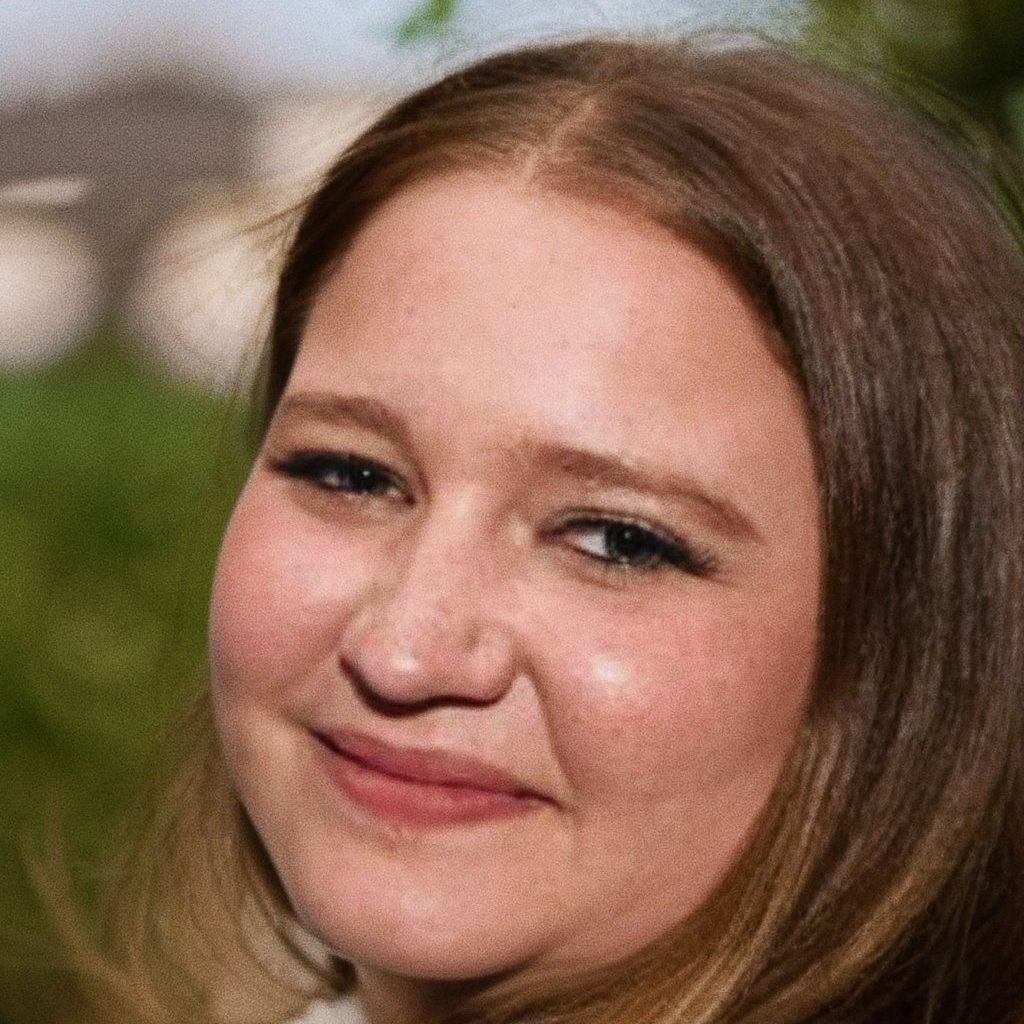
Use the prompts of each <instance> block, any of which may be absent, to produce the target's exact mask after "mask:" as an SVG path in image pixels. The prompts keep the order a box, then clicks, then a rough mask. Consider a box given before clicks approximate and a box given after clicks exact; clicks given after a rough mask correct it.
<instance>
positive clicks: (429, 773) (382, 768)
mask: <svg viewBox="0 0 1024 1024" xmlns="http://www.w3.org/2000/svg"><path fill="white" fill-rule="evenodd" d="M313 735H314V736H315V738H316V739H317V740H318V741H319V743H320V745H321V748H322V750H323V755H324V759H325V766H326V769H327V772H328V775H329V776H330V778H331V780H332V781H333V782H334V783H335V785H336V786H337V787H338V788H339V789H341V790H342V792H343V793H345V795H346V796H348V797H349V799H350V800H352V801H354V802H355V803H356V804H358V805H359V806H360V807H362V808H363V809H364V810H369V811H371V812H373V813H374V814H376V815H378V816H380V817H384V818H387V819H390V820H392V821H397V822H402V823H405V824H415V825H442V824H448V823H458V822H466V823H468V822H474V821H485V820H487V819H493V818H507V817H510V816H513V815H517V814H523V813H527V812H529V811H532V810H536V809H537V808H538V807H540V806H542V805H543V804H551V803H553V801H552V800H551V799H550V797H547V796H546V795H545V794H542V793H540V792H538V791H537V790H535V789H532V788H531V787H529V786H528V785H526V784H525V783H524V782H523V781H522V780H520V779H518V778H516V777H515V776H514V775H512V774H510V773H509V772H506V771H504V770H502V769H500V768H497V767H495V766H494V765H490V764H487V763H486V762H484V761H480V760H478V759H477V758H474V757H471V756H469V755H466V754H459V753H455V752H451V751H443V750H428V749H421V748H409V747H396V746H392V745H391V744H389V743H385V742H384V741H382V740H378V739H375V738H373V737H370V736H367V735H365V734H364V733H359V732H354V731H349V730H331V731H320V730H314V731H313Z"/></svg>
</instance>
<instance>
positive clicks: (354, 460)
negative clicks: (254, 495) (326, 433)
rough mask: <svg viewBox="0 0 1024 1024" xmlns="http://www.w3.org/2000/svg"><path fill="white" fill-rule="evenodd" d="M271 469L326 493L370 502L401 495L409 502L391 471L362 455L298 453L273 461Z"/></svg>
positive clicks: (316, 452) (315, 452)
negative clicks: (346, 495)
mask: <svg viewBox="0 0 1024 1024" xmlns="http://www.w3.org/2000/svg"><path fill="white" fill-rule="evenodd" d="M271 467H272V468H273V469H274V470H275V471H276V472H278V473H282V474H283V475H284V476H287V477H291V478H293V479H296V480H302V481H305V482H306V483H309V484H311V485H313V486H314V487H319V488H320V489H321V490H324V491H337V492H339V493H342V494H350V495H355V496H361V497H371V498H382V497H389V496H394V495H398V496H400V497H401V498H402V499H403V500H405V499H406V494H405V491H404V490H403V489H402V487H401V485H400V484H399V483H398V482H397V481H396V480H395V477H394V476H393V475H392V474H391V472H390V471H389V470H387V469H386V468H385V467H384V466H382V465H381V464H380V463H379V462H374V461H373V460H372V459H366V458H363V457H362V456H360V455H352V454H348V453H332V452H318V451H299V452H293V453H292V454H290V455H288V456H286V457H284V458H282V459H277V460H274V461H272V462H271Z"/></svg>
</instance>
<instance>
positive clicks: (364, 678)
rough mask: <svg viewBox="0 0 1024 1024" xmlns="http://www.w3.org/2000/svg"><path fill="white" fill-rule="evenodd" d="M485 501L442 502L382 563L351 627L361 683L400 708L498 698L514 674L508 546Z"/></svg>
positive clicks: (351, 656)
mask: <svg viewBox="0 0 1024 1024" xmlns="http://www.w3.org/2000/svg"><path fill="white" fill-rule="evenodd" d="M492 518H493V517H490V516H488V515H487V514H486V510H485V509H484V508H483V506H482V505H481V503H480V502H477V501H474V500H472V499H471V498H470V497H468V496H464V497H463V498H462V499H457V498H453V499H452V500H450V501H449V502H447V503H446V504H443V505H442V504H438V505H436V506H435V507H434V508H433V509H431V510H430V511H429V512H426V513H424V514H423V516H422V517H419V518H418V519H417V520H416V521H413V522H410V524H409V526H408V527H407V529H406V530H405V532H404V533H403V535H402V537H401V538H400V540H399V542H398V543H397V544H396V546H395V549H394V551H393V554H392V557H387V555H385V556H384V557H382V559H381V568H380V575H379V578H378V579H377V580H376V586H375V587H374V588H373V593H372V595H370V596H369V597H368V599H367V601H366V602H365V604H364V606H363V607H362V608H361V609H360V610H359V612H358V613H357V614H356V615H354V616H353V621H352V622H351V623H350V628H349V630H348V636H347V640H346V645H345V653H344V656H345V658H346V659H347V660H348V661H349V665H350V668H351V669H353V670H354V671H355V672H357V673H358V676H359V678H360V682H361V684H362V685H363V686H364V687H366V688H367V689H369V690H372V691H374V693H376V695H377V696H378V697H381V698H383V699H385V700H387V701H393V702H400V703H401V702H409V703H415V702H422V701H425V700H430V699H443V698H444V697H450V698H461V699H468V700H481V701H487V700H494V699H496V698H497V697H498V696H499V695H500V693H501V692H502V691H503V689H504V688H505V687H506V686H507V685H508V683H509V681H510V678H511V675H512V674H513V671H514V666H513V660H514V644H513V638H512V636H511V632H510V630H509V628H508V623H507V621H505V620H504V619H503V617H502V615H501V608H502V604H501V596H500V594H499V592H498V591H499V589H500V587H501V583H502V581H503V580H504V575H503V573H502V570H501V566H502V564H503V556H502V554H501V551H500V548H501V544H500V540H499V538H498V537H497V533H496V530H495V529H494V526H493V521H492Z"/></svg>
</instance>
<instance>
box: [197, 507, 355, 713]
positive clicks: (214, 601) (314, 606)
mask: <svg viewBox="0 0 1024 1024" xmlns="http://www.w3.org/2000/svg"><path fill="white" fill-rule="evenodd" d="M330 555H331V549H330V546H329V545H328V544H327V542H326V539H324V540H323V541H321V540H319V539H318V538H317V536H316V534H315V532H313V531H310V530H309V528H308V526H304V525H303V524H302V523H301V522H300V521H297V518H296V513H294V512H290V511H288V510H284V511H282V510H280V509H278V508H275V506H274V505H273V504H272V503H271V502H267V501H265V500H262V499H261V497H260V495H259V494H258V493H243V495H242V497H241V499H240V501H239V504H238V506H237V508H236V509H235V512H234V513H233V515H232V517H231V521H230V523H229V524H228V527H227V530H226V531H225V535H224V540H223V543H222V545H221V551H220V555H219V557H218V560H217V569H216V573H215V575H214V582H213V589H212V593H211V598H210V636H209V644H210V664H211V670H212V677H213V678H212V682H213V687H214V692H215V695H216V696H217V698H218V700H221V701H223V700H245V699H248V698H256V699H260V700H273V699H276V698H277V697H279V696H280V695H281V694H284V693H287V692H289V691H290V690H293V689H294V688H295V687H297V686H298V685H299V684H300V683H302V682H304V681H305V680H308V679H309V678H310V676H311V674H312V673H313V672H314V671H315V668H316V666H317V665H319V664H322V663H323V662H324V660H325V659H327V658H329V657H330V654H331V651H332V649H333V648H334V646H335V644H336V638H337V628H338V623H339V622H340V621H341V620H342V617H343V614H344V607H345V599H346V594H345V584H346V581H347V577H346V576H344V575H343V574H341V573H339V572H338V569H337V566H336V565H335V564H332V561H331V557H330ZM335 562H336V553H335Z"/></svg>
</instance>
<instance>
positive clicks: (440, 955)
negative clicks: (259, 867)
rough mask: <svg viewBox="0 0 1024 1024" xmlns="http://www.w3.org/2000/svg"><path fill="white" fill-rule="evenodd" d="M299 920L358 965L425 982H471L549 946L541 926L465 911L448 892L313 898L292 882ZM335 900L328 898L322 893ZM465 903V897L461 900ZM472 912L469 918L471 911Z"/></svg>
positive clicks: (325, 889)
mask: <svg viewBox="0 0 1024 1024" xmlns="http://www.w3.org/2000/svg"><path fill="white" fill-rule="evenodd" d="M285 887H286V890H287V891H288V894H289V897H290V899H291V902H292V905H293V907H294V908H295V910H296V912H297V914H298V916H299V918H300V919H301V920H302V921H303V923H304V924H305V925H306V927H308V928H309V929H310V930H311V931H313V932H314V934H316V935H317V936H318V937H319V938H320V939H321V941H322V942H324V943H325V944H326V945H327V946H328V947H329V948H330V949H331V950H332V951H333V952H334V953H335V954H336V955H337V956H339V957H341V958H342V959H343V960H346V961H348V962H350V963H352V964H354V965H356V966H362V967H372V968H375V969H377V970H382V971H387V972H388V973H391V974H396V975H400V976H403V977H407V978H417V979H421V980H424V981H427V980H430V981H469V980H473V979H479V978H483V977H487V976H491V975H495V974H501V973H503V972H505V971H508V970H512V969H515V968H518V967H521V966H522V965H523V964H524V963H528V962H530V961H531V960H532V959H534V958H535V957H536V956H537V955H538V954H539V953H541V952H542V950H543V948H544V946H545V942H544V939H545V935H544V930H543V928H541V927H538V925H539V924H540V922H533V923H530V922H520V923H519V926H518V927H517V923H516V922H515V921H514V915H513V914H510V912H509V910H507V909H505V908H492V909H489V910H488V909H485V908H484V907H482V906H481V905H480V903H478V902H476V901H473V902H474V904H475V906H473V907H471V908H460V907H459V905H458V904H459V903H460V901H459V900H458V899H457V898H456V899H451V898H446V897H445V895H444V894H443V893H438V892H436V891H435V892H431V893H417V892H415V891H406V892H404V893H398V892H396V891H395V890H393V889H392V890H391V891H390V893H388V892H386V891H381V890H380V889H375V887H374V886H372V885H369V884H367V883H366V882H363V883H362V884H360V883H356V890H357V891H353V889H352V886H351V883H350V884H349V885H348V886H347V887H346V888H345V889H343V888H342V887H341V885H340V883H339V884H336V885H334V886H323V885H317V886H316V889H315V892H312V891H303V887H301V886H300V887H298V891H296V889H294V888H292V887H289V886H288V885H287V883H286V886H285ZM325 893H327V894H332V893H333V897H332V896H331V895H327V896H325V895H324V894H325ZM461 895H462V896H463V899H464V898H465V896H466V895H467V894H466V893H462V894H461ZM467 909H468V911H469V912H468V913H467V912H466V911H467Z"/></svg>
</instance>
